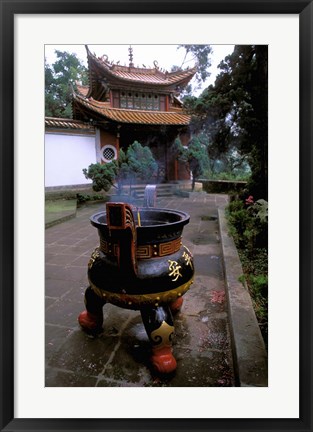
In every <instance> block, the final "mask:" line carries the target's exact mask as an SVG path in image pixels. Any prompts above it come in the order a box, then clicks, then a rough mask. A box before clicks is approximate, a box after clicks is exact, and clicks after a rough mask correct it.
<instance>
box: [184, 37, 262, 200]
mask: <svg viewBox="0 0 313 432" xmlns="http://www.w3.org/2000/svg"><path fill="white" fill-rule="evenodd" d="M219 67H220V69H221V73H220V74H219V75H218V76H217V78H216V81H215V84H214V85H211V86H209V87H208V88H207V89H206V90H204V91H203V93H202V94H201V95H200V96H199V98H195V97H189V98H188V99H186V100H185V102H184V105H185V109H186V110H187V111H188V112H189V113H191V114H192V115H193V121H192V128H193V132H197V133H199V131H201V132H202V133H206V134H207V135H208V137H209V139H210V140H211V141H212V143H213V145H214V146H215V147H216V149H217V150H218V152H219V153H220V154H222V155H223V154H224V155H225V154H227V152H229V151H231V149H233V150H234V149H235V150H236V151H237V152H238V157H239V158H242V160H243V161H245V162H248V163H249V166H250V168H251V178H250V182H249V185H248V187H249V193H250V194H252V195H253V196H254V198H255V199H258V198H264V199H267V154H268V153H267V152H268V148H267V146H268V135H267V134H268V132H267V128H268V108H267V104H268V94H267V91H268V84H267V46H263V45H243V46H241V45H238V46H236V47H235V49H234V52H233V53H232V54H231V55H229V56H227V57H226V58H225V60H224V61H222V62H221V64H220V66H219Z"/></svg>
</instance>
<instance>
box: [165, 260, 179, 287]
mask: <svg viewBox="0 0 313 432" xmlns="http://www.w3.org/2000/svg"><path fill="white" fill-rule="evenodd" d="M168 262H169V266H168V269H169V271H170V273H169V276H174V279H172V281H173V282H175V281H177V279H178V278H179V276H182V274H181V273H180V271H179V269H181V266H180V265H178V262H176V261H172V260H168Z"/></svg>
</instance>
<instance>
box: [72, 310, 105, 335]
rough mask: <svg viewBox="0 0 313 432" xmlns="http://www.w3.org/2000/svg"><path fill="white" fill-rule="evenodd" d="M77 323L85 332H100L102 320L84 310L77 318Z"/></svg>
mask: <svg viewBox="0 0 313 432" xmlns="http://www.w3.org/2000/svg"><path fill="white" fill-rule="evenodd" d="M78 322H79V324H80V325H81V326H82V328H83V329H84V330H86V331H91V332H98V331H101V330H102V318H99V317H98V316H96V315H93V314H91V313H90V312H88V311H86V310H84V311H83V312H82V313H81V314H80V315H79V317H78Z"/></svg>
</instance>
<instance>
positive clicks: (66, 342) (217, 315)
mask: <svg viewBox="0 0 313 432" xmlns="http://www.w3.org/2000/svg"><path fill="white" fill-rule="evenodd" d="M227 200H228V198H227V196H226V195H213V194H212V195H211V194H206V193H201V192H199V193H197V192H195V193H191V194H190V195H189V197H178V196H172V197H166V198H158V199H157V206H158V207H162V208H173V209H177V210H184V211H186V212H187V213H189V214H190V216H191V218H190V223H189V224H188V225H186V226H185V227H184V231H183V243H184V245H185V246H187V247H188V249H189V250H190V251H191V252H192V254H193V256H194V265H195V279H194V284H193V285H192V286H191V288H190V290H189V291H188V292H187V293H186V294H185V295H184V297H183V298H184V303H183V307H182V309H181V311H180V312H179V313H178V314H176V316H175V319H174V322H175V338H174V341H173V353H174V356H175V358H176V360H177V370H176V371H175V373H174V374H171V375H169V376H166V377H164V376H160V375H157V374H156V373H155V372H153V370H152V369H151V367H150V363H149V356H150V343H149V340H148V336H147V335H146V332H145V329H144V325H143V323H142V320H141V315H140V312H139V311H133V310H128V309H122V308H119V307H116V306H113V305H110V304H107V305H105V306H104V308H103V312H104V325H103V333H101V334H100V335H98V336H96V337H92V336H90V335H88V334H86V333H85V332H84V331H83V330H82V329H81V328H80V326H79V324H78V321H77V317H78V315H79V313H80V312H81V311H83V310H84V292H85V289H86V288H87V286H88V282H87V264H88V261H89V258H90V255H91V253H92V252H93V250H94V249H95V247H96V246H98V233H97V230H96V229H95V228H94V227H92V226H91V224H90V222H89V217H90V216H91V215H92V214H94V213H96V212H98V211H101V210H102V209H104V208H105V205H104V204H95V205H93V206H88V207H85V208H81V209H79V210H78V211H77V215H76V218H74V219H71V220H67V221H65V222H62V223H61V224H58V225H55V226H52V227H50V228H48V229H46V231H45V246H46V256H45V260H46V266H45V277H46V286H45V296H46V309H45V326H46V336H45V345H46V357H45V360H46V376H45V377H46V379H45V383H46V386H47V387H74V386H77V387H95V386H97V387H110V386H113V387H117V386H118V387H120V386H125V387H126V386H127V387H138V386H139V387H149V386H170V387H190V386H194V387H230V386H235V385H236V378H235V374H234V367H233V356H232V348H231V340H230V328H229V327H230V326H229V316H228V309H227V295H226V292H225V289H226V287H225V278H224V270H223V257H222V248H221V243H220V235H219V225H218V208H224V207H225V206H226V205H227Z"/></svg>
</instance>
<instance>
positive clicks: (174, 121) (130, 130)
mask: <svg viewBox="0 0 313 432" xmlns="http://www.w3.org/2000/svg"><path fill="white" fill-rule="evenodd" d="M86 51H87V60H88V74H89V85H88V86H82V85H80V84H79V83H76V90H74V89H73V100H72V108H73V119H74V120H77V121H82V122H84V123H90V124H91V125H92V126H94V127H95V128H96V130H97V131H98V132H97V134H96V141H97V142H96V147H97V148H98V154H97V159H98V161H99V162H101V163H108V162H110V161H112V160H113V159H116V158H117V157H118V153H119V150H120V149H121V148H122V149H123V150H126V149H127V147H128V146H129V145H131V144H132V143H133V142H134V141H138V142H140V143H141V144H142V145H147V146H149V147H150V149H151V151H152V153H153V156H154V158H155V159H156V161H157V162H158V175H157V179H156V181H158V182H166V181H174V180H185V179H189V178H190V174H189V172H188V170H187V169H186V166H185V165H184V164H181V163H180V162H178V161H177V158H176V155H175V154H174V152H173V151H172V145H173V143H174V141H175V139H176V138H177V137H180V139H181V142H182V143H183V145H187V144H188V141H189V139H190V136H189V128H188V125H189V122H190V116H189V115H187V114H186V113H184V111H183V108H182V103H181V101H180V100H179V95H180V94H181V92H182V90H183V89H184V87H185V86H186V85H187V84H188V82H189V81H190V80H191V79H192V78H193V76H194V75H195V73H196V67H193V68H191V69H186V70H176V71H175V72H167V71H165V70H163V69H161V68H160V67H159V66H158V63H157V61H155V62H154V65H153V67H149V68H148V67H146V66H145V65H142V67H135V65H134V63H133V49H132V47H129V65H128V66H122V65H120V64H119V63H118V62H117V63H115V64H114V63H113V62H110V61H109V59H108V57H107V56H106V55H103V56H102V57H97V56H96V55H95V54H93V53H91V51H90V50H89V48H88V46H86Z"/></svg>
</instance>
